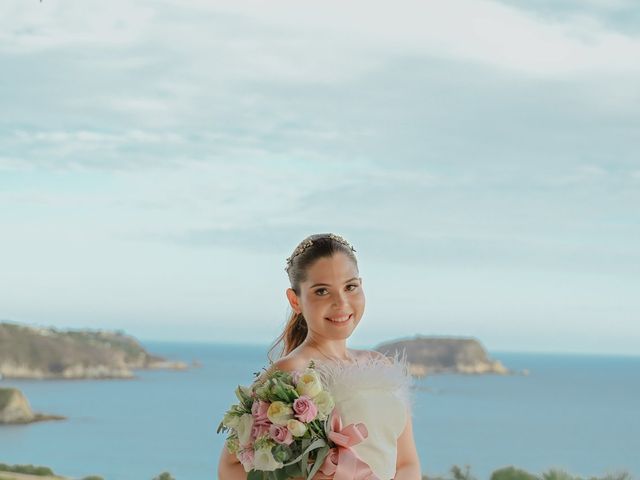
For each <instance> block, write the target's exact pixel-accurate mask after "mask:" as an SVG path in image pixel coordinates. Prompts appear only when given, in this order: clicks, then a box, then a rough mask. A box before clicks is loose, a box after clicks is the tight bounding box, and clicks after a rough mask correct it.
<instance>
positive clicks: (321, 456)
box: [307, 444, 329, 480]
mask: <svg viewBox="0 0 640 480" xmlns="http://www.w3.org/2000/svg"><path fill="white" fill-rule="evenodd" d="M328 454H329V445H326V444H325V446H324V447H322V448H321V449H320V450H318V456H317V457H316V461H315V463H314V464H313V468H312V469H311V471H310V472H309V475H307V480H311V479H312V478H313V476H314V475H315V474H316V472H317V471H318V470H320V467H321V466H322V462H324V459H325V458H326V456H327V455H328Z"/></svg>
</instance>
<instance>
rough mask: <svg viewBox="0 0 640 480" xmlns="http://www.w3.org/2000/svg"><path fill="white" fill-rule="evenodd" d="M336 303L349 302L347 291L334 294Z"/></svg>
mask: <svg viewBox="0 0 640 480" xmlns="http://www.w3.org/2000/svg"><path fill="white" fill-rule="evenodd" d="M333 303H334V305H338V306H340V305H345V304H346V303H347V295H346V294H345V293H336V294H335V295H334V296H333Z"/></svg>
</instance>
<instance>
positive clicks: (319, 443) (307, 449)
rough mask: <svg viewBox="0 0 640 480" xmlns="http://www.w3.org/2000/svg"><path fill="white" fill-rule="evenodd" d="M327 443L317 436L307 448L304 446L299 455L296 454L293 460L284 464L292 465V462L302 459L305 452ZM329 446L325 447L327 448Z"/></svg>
mask: <svg viewBox="0 0 640 480" xmlns="http://www.w3.org/2000/svg"><path fill="white" fill-rule="evenodd" d="M326 445H327V442H325V441H324V440H323V439H321V438H317V439H316V440H315V441H314V442H313V443H312V444H311V445H309V446H308V447H307V448H305V450H304V452H302V453H301V454H300V455H298V456H297V457H296V458H294V459H293V460H291V461H290V462H287V463H285V464H284V465H285V466H287V465H293V464H294V463H297V462H299V461H300V460H301V459H302V456H303V455H304V454H305V453H308V452H311V451H312V450H315V449H317V448H321V447H324V446H326ZM328 448H329V447H327V449H328Z"/></svg>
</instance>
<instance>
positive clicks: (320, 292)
mask: <svg viewBox="0 0 640 480" xmlns="http://www.w3.org/2000/svg"><path fill="white" fill-rule="evenodd" d="M351 287H353V288H351ZM356 288H358V285H357V284H355V283H352V284H350V285H347V289H348V290H349V291H350V292H353V291H354V290H355V289H356ZM326 291H327V289H326V288H319V289H318V290H316V295H318V296H319V297H324V294H323V293H322V292H326Z"/></svg>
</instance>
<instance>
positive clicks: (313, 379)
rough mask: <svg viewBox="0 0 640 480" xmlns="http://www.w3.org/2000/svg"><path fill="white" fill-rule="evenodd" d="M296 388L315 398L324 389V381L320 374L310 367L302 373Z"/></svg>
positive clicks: (300, 392)
mask: <svg viewBox="0 0 640 480" xmlns="http://www.w3.org/2000/svg"><path fill="white" fill-rule="evenodd" d="M296 390H297V391H298V393H299V394H300V395H308V396H309V397H311V398H313V397H315V396H316V395H317V394H319V393H320V392H321V391H322V383H321V382H320V378H319V377H318V374H317V373H316V372H315V371H313V370H312V369H310V368H308V369H307V370H305V371H304V373H303V374H302V375H300V379H299V380H298V384H297V385H296Z"/></svg>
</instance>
